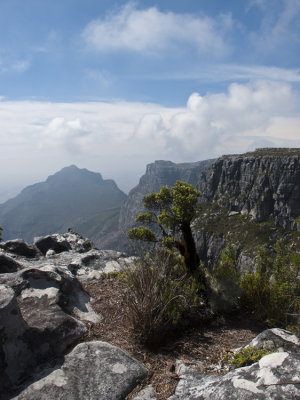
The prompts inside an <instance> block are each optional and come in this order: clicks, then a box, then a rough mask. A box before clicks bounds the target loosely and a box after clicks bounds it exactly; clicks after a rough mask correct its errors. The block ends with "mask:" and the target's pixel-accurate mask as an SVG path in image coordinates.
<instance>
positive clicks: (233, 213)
mask: <svg viewBox="0 0 300 400" xmlns="http://www.w3.org/2000/svg"><path fill="white" fill-rule="evenodd" d="M239 214H240V212H239V211H230V212H229V213H228V217H233V216H234V215H239Z"/></svg>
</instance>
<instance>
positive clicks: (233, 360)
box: [228, 346, 276, 368]
mask: <svg viewBox="0 0 300 400" xmlns="http://www.w3.org/2000/svg"><path fill="white" fill-rule="evenodd" d="M275 351H276V349H275V347H266V348H257V347H255V346H248V347H244V348H242V349H241V350H240V351H238V352H236V353H234V354H233V355H232V356H231V357H229V359H228V363H229V365H230V366H231V367H233V368H241V367H247V366H248V365H252V364H254V363H256V362H257V361H259V360H260V359H261V358H263V357H264V356H266V355H268V354H272V353H274V352H275Z"/></svg>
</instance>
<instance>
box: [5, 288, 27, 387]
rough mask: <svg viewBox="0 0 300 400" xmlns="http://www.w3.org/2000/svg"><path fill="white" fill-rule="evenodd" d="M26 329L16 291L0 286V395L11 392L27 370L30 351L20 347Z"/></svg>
mask: <svg viewBox="0 0 300 400" xmlns="http://www.w3.org/2000/svg"><path fill="white" fill-rule="evenodd" d="M26 329H27V326H26V323H25V321H24V320H23V318H22V315H21V313H20V309H19V306H18V303H17V299H16V296H15V293H14V291H13V290H12V289H11V288H10V287H8V286H5V285H0V335H1V336H0V393H3V392H5V391H8V390H10V389H11V388H12V387H13V384H14V383H15V382H17V381H18V379H19V378H20V377H21V375H22V374H21V372H20V371H21V370H22V369H23V368H24V367H25V368H26V361H24V360H26V359H27V360H28V358H29V351H28V350H27V347H26V346H24V345H23V346H19V337H22V335H23V334H24V332H26Z"/></svg>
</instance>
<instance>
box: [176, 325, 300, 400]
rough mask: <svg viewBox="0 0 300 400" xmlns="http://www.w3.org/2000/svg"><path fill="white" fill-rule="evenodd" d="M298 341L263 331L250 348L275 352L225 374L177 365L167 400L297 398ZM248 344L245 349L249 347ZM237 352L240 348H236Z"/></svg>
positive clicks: (299, 394) (278, 332) (279, 331)
mask: <svg viewBox="0 0 300 400" xmlns="http://www.w3.org/2000/svg"><path fill="white" fill-rule="evenodd" d="M299 344H300V341H299V339H298V338H297V337H296V336H294V335H292V334H290V333H289V332H287V331H284V330H282V329H271V330H267V331H264V332H263V333H262V334H260V335H259V336H258V337H257V338H255V339H254V340H253V341H252V342H251V343H250V344H249V345H251V346H256V347H258V348H259V347H264V346H267V347H269V346H270V345H271V346H276V347H277V351H276V352H275V353H272V354H269V355H266V356H264V357H263V358H261V359H260V360H259V361H258V362H256V363H255V364H253V365H250V366H248V367H243V368H237V369H235V370H233V371H230V372H228V373H227V374H226V375H203V374H202V373H201V370H199V368H191V367H188V366H185V365H184V364H182V363H179V364H178V369H177V372H178V374H179V376H180V381H179V384H178V386H177V388H176V392H175V395H174V396H171V397H170V398H169V400H181V399H186V400H227V399H232V400H235V399H236V400H241V399H243V400H260V399H261V400H266V399H286V400H288V399H298V398H300V375H299V371H300V350H299ZM249 345H248V346H249ZM238 350H239V349H238Z"/></svg>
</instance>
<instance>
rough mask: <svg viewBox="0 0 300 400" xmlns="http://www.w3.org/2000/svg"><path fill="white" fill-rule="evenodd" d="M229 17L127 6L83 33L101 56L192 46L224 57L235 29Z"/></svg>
mask: <svg viewBox="0 0 300 400" xmlns="http://www.w3.org/2000/svg"><path fill="white" fill-rule="evenodd" d="M232 24H233V22H232V18H231V16H230V15H229V14H227V15H220V16H218V17H217V19H215V20H214V19H212V18H209V17H207V16H195V15H192V14H176V13H174V12H162V11H159V10H158V9H157V8H156V7H151V8H147V9H138V8H137V7H136V6H135V4H134V3H128V4H127V5H125V6H124V7H123V8H122V9H120V10H118V11H117V12H115V13H111V14H109V15H107V16H106V17H105V18H103V19H96V20H94V21H92V22H90V23H89V24H88V25H87V26H86V28H85V30H84V32H83V34H82V35H83V38H84V40H85V41H86V43H87V44H88V45H89V46H90V47H91V48H93V49H95V50H97V51H99V52H115V51H119V50H124V51H128V50H129V51H133V52H146V53H150V54H153V53H159V52H161V51H164V50H166V49H167V48H170V47H171V48H173V50H174V49H175V48H176V46H177V45H181V46H182V45H190V46H192V47H193V48H196V50H198V51H199V52H200V53H209V54H213V55H224V53H226V52H227V51H228V46H227V45H226V44H225V42H224V40H223V37H224V34H225V33H226V32H227V31H228V30H230V29H231V27H232Z"/></svg>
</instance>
